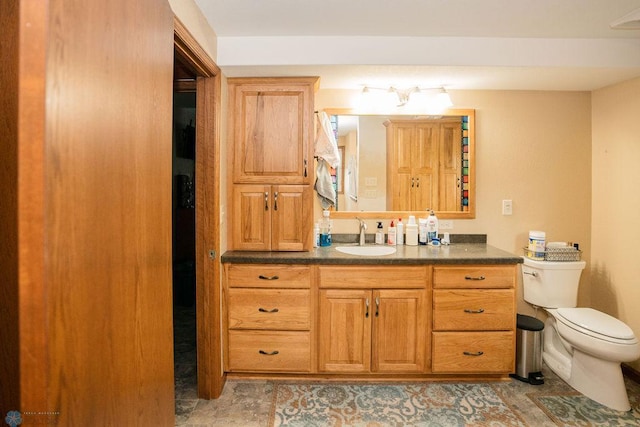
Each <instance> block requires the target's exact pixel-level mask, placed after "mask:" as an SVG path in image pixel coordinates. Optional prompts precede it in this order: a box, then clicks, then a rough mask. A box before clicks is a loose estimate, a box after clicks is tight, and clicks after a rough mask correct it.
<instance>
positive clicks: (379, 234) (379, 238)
mask: <svg viewBox="0 0 640 427" xmlns="http://www.w3.org/2000/svg"><path fill="white" fill-rule="evenodd" d="M383 244H384V231H383V229H382V222H378V229H377V230H376V245H383Z"/></svg>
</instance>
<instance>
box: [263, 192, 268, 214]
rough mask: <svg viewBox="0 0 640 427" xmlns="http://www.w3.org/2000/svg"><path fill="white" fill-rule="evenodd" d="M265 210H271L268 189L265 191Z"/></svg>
mask: <svg viewBox="0 0 640 427" xmlns="http://www.w3.org/2000/svg"><path fill="white" fill-rule="evenodd" d="M264 210H265V211H268V210H269V192H268V191H265V192H264Z"/></svg>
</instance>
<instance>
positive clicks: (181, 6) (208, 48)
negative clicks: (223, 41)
mask: <svg viewBox="0 0 640 427" xmlns="http://www.w3.org/2000/svg"><path fill="white" fill-rule="evenodd" d="M169 5H170V6H171V9H172V10H173V13H174V15H175V16H176V17H177V18H178V19H179V20H180V21H181V22H182V23H183V24H184V26H185V27H186V28H188V29H189V32H190V33H191V35H192V36H193V37H194V38H195V39H196V40H197V41H198V44H200V46H201V47H202V48H203V49H204V50H205V52H207V54H208V55H209V56H210V57H211V59H213V61H214V62H215V61H216V59H217V57H218V38H217V36H216V33H215V32H214V31H213V30H212V29H211V26H210V25H209V22H208V21H207V19H206V18H205V17H204V15H203V14H202V11H201V10H200V8H199V7H198V6H197V5H196V3H195V2H194V1H193V0H169Z"/></svg>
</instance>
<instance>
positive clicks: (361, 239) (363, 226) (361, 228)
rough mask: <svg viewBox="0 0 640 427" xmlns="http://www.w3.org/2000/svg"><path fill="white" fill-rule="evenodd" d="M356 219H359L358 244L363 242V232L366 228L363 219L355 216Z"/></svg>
mask: <svg viewBox="0 0 640 427" xmlns="http://www.w3.org/2000/svg"><path fill="white" fill-rule="evenodd" d="M356 219H357V220H358V221H360V242H359V244H360V246H362V245H364V244H365V237H364V232H365V231H366V230H367V224H366V223H365V222H364V220H363V219H360V218H358V217H356Z"/></svg>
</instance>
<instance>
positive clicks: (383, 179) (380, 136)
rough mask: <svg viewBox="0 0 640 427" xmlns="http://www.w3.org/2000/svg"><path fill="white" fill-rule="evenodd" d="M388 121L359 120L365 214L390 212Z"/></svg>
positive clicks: (361, 195) (361, 197)
mask: <svg viewBox="0 0 640 427" xmlns="http://www.w3.org/2000/svg"><path fill="white" fill-rule="evenodd" d="M385 120H386V118H385V117H381V116H361V117H360V120H359V134H358V142H359V154H360V158H359V165H358V173H359V175H358V178H359V179H358V183H359V189H358V190H359V195H358V196H359V207H360V209H361V210H364V211H384V210H386V197H387V168H386V164H387V140H386V132H385V129H386V128H385V126H384V122H385Z"/></svg>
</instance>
